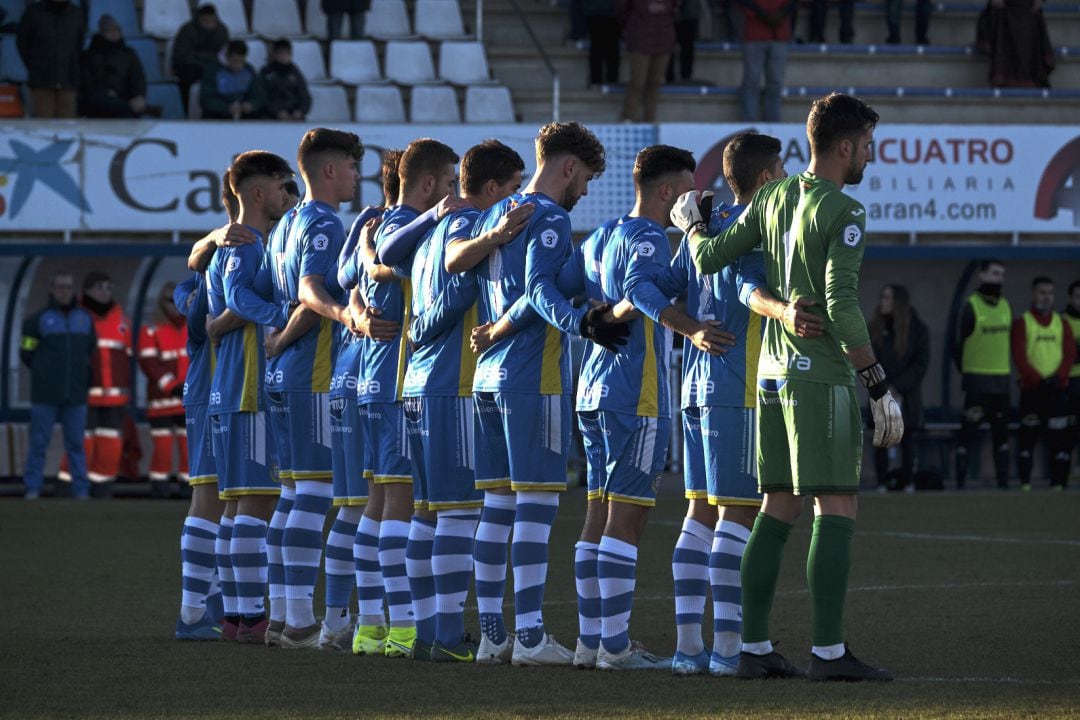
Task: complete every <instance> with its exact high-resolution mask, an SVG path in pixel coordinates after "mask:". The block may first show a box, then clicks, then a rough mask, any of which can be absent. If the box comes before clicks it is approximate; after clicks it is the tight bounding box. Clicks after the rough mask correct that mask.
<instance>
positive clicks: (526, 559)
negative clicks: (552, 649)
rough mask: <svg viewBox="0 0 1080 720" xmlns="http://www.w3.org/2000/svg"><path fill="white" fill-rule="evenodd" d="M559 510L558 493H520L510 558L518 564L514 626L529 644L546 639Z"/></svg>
mask: <svg viewBox="0 0 1080 720" xmlns="http://www.w3.org/2000/svg"><path fill="white" fill-rule="evenodd" d="M558 511H559V494H558V493H554V492H519V493H517V516H516V517H515V518H514V540H513V542H512V543H511V544H510V562H511V563H512V564H513V566H514V612H515V618H514V627H515V629H516V630H517V639H518V642H520V643H521V644H522V645H524V646H525V647H527V648H531V647H536V645H538V644H539V643H540V641H541V640H543V639H544V610H543V608H544V585H545V584H546V583H547V567H548V538H549V537H550V536H551V526H552V524H553V523H554V522H555V514H556V513H557V512H558Z"/></svg>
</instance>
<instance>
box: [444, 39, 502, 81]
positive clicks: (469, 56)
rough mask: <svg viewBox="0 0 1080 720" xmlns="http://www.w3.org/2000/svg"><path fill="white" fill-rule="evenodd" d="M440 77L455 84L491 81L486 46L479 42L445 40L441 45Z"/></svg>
mask: <svg viewBox="0 0 1080 720" xmlns="http://www.w3.org/2000/svg"><path fill="white" fill-rule="evenodd" d="M439 78H440V79H442V80H445V81H446V82H449V83H453V84H454V85H477V84H481V83H486V82H491V75H490V73H489V72H488V63H487V55H485V54H484V46H483V44H481V43H477V42H444V43H442V44H441V45H440V46H439Z"/></svg>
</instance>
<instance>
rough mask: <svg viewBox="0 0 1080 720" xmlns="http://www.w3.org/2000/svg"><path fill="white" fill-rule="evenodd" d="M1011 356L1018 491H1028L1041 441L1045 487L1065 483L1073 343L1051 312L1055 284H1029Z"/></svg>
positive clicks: (1068, 331) (1059, 486)
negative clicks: (1016, 400) (1016, 389)
mask: <svg viewBox="0 0 1080 720" xmlns="http://www.w3.org/2000/svg"><path fill="white" fill-rule="evenodd" d="M1011 340H1012V356H1013V362H1014V363H1016V370H1017V373H1018V375H1019V378H1018V380H1019V381H1020V432H1019V434H1018V437H1017V445H1018V446H1019V447H1018V449H1017V453H1016V466H1017V470H1018V472H1019V475H1020V487H1021V489H1023V490H1030V489H1031V469H1032V465H1033V464H1034V459H1035V457H1034V451H1035V445H1036V444H1037V443H1038V442H1039V436H1040V435H1041V436H1042V437H1043V439H1044V441H1045V442H1046V446H1047V448H1048V449H1049V451H1050V487H1052V488H1056V489H1058V490H1063V489H1064V488H1065V485H1066V484H1067V483H1068V481H1069V464H1070V460H1071V459H1072V452H1071V450H1072V448H1071V447H1070V446H1069V396H1068V393H1067V392H1066V391H1067V390H1068V387H1069V373H1070V372H1071V371H1072V369H1073V361H1074V360H1075V359H1076V358H1075V353H1076V341H1075V340H1074V339H1073V334H1072V329H1071V328H1070V326H1069V324H1068V323H1067V322H1065V321H1064V320H1063V319H1062V317H1061V315H1059V314H1058V313H1056V312H1054V281H1053V280H1051V279H1050V278H1048V277H1037V278H1035V279H1034V280H1032V281H1031V307H1030V308H1028V310H1027V312H1025V313H1024V314H1023V315H1021V316H1020V317H1018V318H1016V320H1014V321H1013V324H1012V338H1011Z"/></svg>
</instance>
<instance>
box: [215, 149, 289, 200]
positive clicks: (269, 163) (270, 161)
mask: <svg viewBox="0 0 1080 720" xmlns="http://www.w3.org/2000/svg"><path fill="white" fill-rule="evenodd" d="M292 174H293V171H292V168H290V167H289V163H287V162H285V159H284V158H282V157H281V156H279V155H275V154H274V153H272V152H267V151H265V150H248V151H247V152H245V153H240V154H239V155H237V156H236V159H235V160H233V163H232V165H230V166H229V183H230V184H231V185H232V191H233V192H234V193H236V194H237V195H239V194H240V191H241V189H242V188H243V185H244V183H245V182H247V181H248V180H250V179H251V178H253V177H263V176H265V177H272V178H288V177H292Z"/></svg>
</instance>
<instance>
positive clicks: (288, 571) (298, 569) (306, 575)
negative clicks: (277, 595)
mask: <svg viewBox="0 0 1080 720" xmlns="http://www.w3.org/2000/svg"><path fill="white" fill-rule="evenodd" d="M318 577H319V566H318V565H286V566H285V584H286V585H292V586H294V587H296V586H310V587H315V581H316V580H317V579H318Z"/></svg>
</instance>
